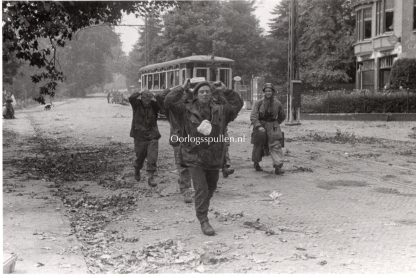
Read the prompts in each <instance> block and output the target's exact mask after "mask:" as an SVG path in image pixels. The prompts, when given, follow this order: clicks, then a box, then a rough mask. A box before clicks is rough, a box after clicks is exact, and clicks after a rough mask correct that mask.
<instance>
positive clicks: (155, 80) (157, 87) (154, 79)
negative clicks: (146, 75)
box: [153, 73, 159, 90]
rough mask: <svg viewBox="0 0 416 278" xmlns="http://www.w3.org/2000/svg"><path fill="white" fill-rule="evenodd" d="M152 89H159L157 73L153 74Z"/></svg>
mask: <svg viewBox="0 0 416 278" xmlns="http://www.w3.org/2000/svg"><path fill="white" fill-rule="evenodd" d="M153 89H154V90H158V89H159V74H158V73H155V74H153Z"/></svg>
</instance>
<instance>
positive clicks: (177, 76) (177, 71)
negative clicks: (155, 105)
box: [175, 70, 179, 86]
mask: <svg viewBox="0 0 416 278" xmlns="http://www.w3.org/2000/svg"><path fill="white" fill-rule="evenodd" d="M176 85H179V70H175V86H176Z"/></svg>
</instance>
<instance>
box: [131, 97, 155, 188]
mask: <svg viewBox="0 0 416 278" xmlns="http://www.w3.org/2000/svg"><path fill="white" fill-rule="evenodd" d="M129 102H130V104H131V106H132V108H133V120H132V124H131V130H130V136H131V137H133V138H134V151H135V153H136V160H135V163H134V168H135V175H134V176H135V178H136V180H137V181H140V179H141V176H140V170H141V169H142V168H143V164H144V160H145V159H146V158H147V169H146V170H147V173H148V184H149V186H151V187H155V186H157V183H156V182H155V179H154V175H155V171H156V162H157V156H158V148H159V138H160V133H159V129H158V127H157V114H158V112H159V110H160V105H159V104H158V103H157V101H156V99H155V97H154V96H153V94H152V93H151V92H149V91H148V90H145V91H143V92H136V93H133V94H132V95H131V96H130V97H129Z"/></svg>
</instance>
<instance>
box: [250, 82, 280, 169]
mask: <svg viewBox="0 0 416 278" xmlns="http://www.w3.org/2000/svg"><path fill="white" fill-rule="evenodd" d="M268 84H270V83H268ZM270 86H271V87H272V89H273V91H274V92H273V95H272V96H271V98H270V99H266V98H263V99H262V100H259V101H257V102H256V103H255V104H254V107H253V110H252V112H251V115H250V121H251V123H252V125H253V133H252V139H251V143H252V144H253V152H252V161H253V162H254V163H255V167H256V165H257V167H259V166H258V163H259V162H260V161H261V160H262V157H263V156H266V155H269V154H270V156H271V157H272V160H273V167H274V168H275V169H277V170H276V173H278V172H279V169H281V168H282V166H283V151H282V138H283V134H282V131H281V129H280V124H281V123H282V122H283V121H284V120H285V118H286V115H285V112H284V110H283V106H282V104H281V103H280V101H279V100H278V99H277V97H276V91H275V89H274V87H273V85H270ZM264 89H265V88H264ZM264 89H263V91H264ZM260 127H263V128H264V131H262V130H259V128H260ZM256 170H261V168H256Z"/></svg>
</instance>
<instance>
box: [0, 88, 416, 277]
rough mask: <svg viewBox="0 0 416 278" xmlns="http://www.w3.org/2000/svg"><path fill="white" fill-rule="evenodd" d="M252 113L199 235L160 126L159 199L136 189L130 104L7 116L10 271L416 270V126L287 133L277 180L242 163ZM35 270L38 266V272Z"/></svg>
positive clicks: (312, 125) (268, 168) (241, 124)
mask: <svg viewBox="0 0 416 278" xmlns="http://www.w3.org/2000/svg"><path fill="white" fill-rule="evenodd" d="M249 113H250V111H242V112H241V113H240V115H239V117H238V118H237V119H236V121H234V122H233V123H231V124H230V126H229V134H230V136H243V135H244V136H245V137H246V142H242V143H232V145H231V148H230V154H231V159H232V162H233V163H232V164H233V167H234V168H235V169H236V173H235V174H233V175H232V176H230V177H229V178H227V179H224V178H222V177H221V178H220V181H219V184H218V185H219V187H218V190H217V192H216V193H215V195H214V197H213V200H212V203H211V211H210V213H209V217H210V219H211V222H212V225H213V227H214V228H215V229H216V232H217V235H216V236H215V237H207V236H204V235H203V234H202V233H201V231H200V227H199V224H198V222H197V220H196V217H195V211H194V208H193V204H185V203H183V201H182V197H181V195H180V194H179V192H178V191H179V189H178V185H177V173H176V171H175V167H174V161H173V151H172V149H171V147H170V146H169V144H168V134H169V133H168V132H169V125H168V123H167V122H166V121H165V120H160V121H159V129H160V131H161V134H162V138H161V139H160V143H159V160H158V167H159V170H158V176H157V181H158V183H159V185H158V187H157V188H156V189H151V188H149V187H148V186H147V183H146V182H145V181H141V182H140V183H138V182H136V181H135V180H134V175H133V167H132V162H133V158H134V154H133V140H132V138H130V137H128V134H129V129H130V124H131V115H132V112H131V108H130V107H129V106H121V105H117V104H107V100H106V99H105V97H104V96H94V97H89V98H84V99H70V100H67V101H64V102H60V103H56V105H55V107H53V109H52V110H51V111H44V110H43V109H41V107H34V108H31V109H27V110H20V111H17V113H16V116H17V119H16V120H3V185H4V186H3V232H4V236H3V241H4V250H3V252H4V253H5V254H7V253H10V252H15V253H17V254H18V255H19V261H18V262H17V264H16V272H17V273H155V272H158V273H177V272H187V273H189V272H206V273H216V272H235V273H252V272H261V273H305V272H306V273H317V272H319V273H368V272H373V273H391V272H416V202H415V201H416V136H415V134H416V123H415V122H337V121H303V122H302V125H301V126H290V127H289V126H283V129H284V132H285V135H286V138H287V141H286V147H285V149H284V153H285V160H286V162H285V166H284V168H285V170H286V173H285V174H284V175H283V176H275V175H274V174H273V168H272V165H271V159H270V157H266V158H265V159H264V161H263V162H262V166H263V168H264V169H265V172H261V173H259V172H255V171H254V169H253V167H252V162H251V159H250V155H251V144H250V140H249V138H250V125H249V121H248V119H249ZM39 263H40V264H39Z"/></svg>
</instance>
